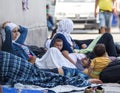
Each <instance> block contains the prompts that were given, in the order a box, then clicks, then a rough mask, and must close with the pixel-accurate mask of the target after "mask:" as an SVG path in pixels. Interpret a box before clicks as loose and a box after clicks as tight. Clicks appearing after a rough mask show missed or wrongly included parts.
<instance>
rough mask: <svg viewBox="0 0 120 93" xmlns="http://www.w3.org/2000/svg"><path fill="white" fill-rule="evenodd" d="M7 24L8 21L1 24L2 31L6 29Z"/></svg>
mask: <svg viewBox="0 0 120 93" xmlns="http://www.w3.org/2000/svg"><path fill="white" fill-rule="evenodd" d="M7 23H10V21H6V22H4V23H3V24H2V28H3V29H4V28H5V27H6V25H7Z"/></svg>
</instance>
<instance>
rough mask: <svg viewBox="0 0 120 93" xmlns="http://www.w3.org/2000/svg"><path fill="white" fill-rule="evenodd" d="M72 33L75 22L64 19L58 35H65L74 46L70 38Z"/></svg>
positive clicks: (59, 26) (60, 24)
mask: <svg viewBox="0 0 120 93" xmlns="http://www.w3.org/2000/svg"><path fill="white" fill-rule="evenodd" d="M72 31H73V22H72V20H71V19H62V20H61V21H60V22H59V24H58V29H57V33H61V34H63V35H64V36H65V38H66V39H67V41H68V43H69V44H70V45H73V44H72V41H71V36H70V33H71V32H72Z"/></svg>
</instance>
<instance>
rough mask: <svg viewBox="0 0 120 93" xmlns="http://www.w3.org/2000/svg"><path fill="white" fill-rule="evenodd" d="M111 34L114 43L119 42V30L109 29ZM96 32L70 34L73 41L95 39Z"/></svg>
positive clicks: (75, 31)
mask: <svg viewBox="0 0 120 93" xmlns="http://www.w3.org/2000/svg"><path fill="white" fill-rule="evenodd" d="M111 34H112V36H113V38H114V41H115V42H120V30H119V29H118V28H117V27H113V28H112V29H111ZM98 35H99V34H98V30H74V31H73V33H72V34H71V36H72V38H73V39H78V40H84V39H95V38H96V37H97V36H98Z"/></svg>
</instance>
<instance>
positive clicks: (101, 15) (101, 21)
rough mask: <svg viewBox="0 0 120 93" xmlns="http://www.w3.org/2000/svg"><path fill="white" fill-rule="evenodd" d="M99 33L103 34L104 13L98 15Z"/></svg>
mask: <svg viewBox="0 0 120 93" xmlns="http://www.w3.org/2000/svg"><path fill="white" fill-rule="evenodd" d="M99 21H100V23H99V31H100V33H101V34H103V33H105V28H106V27H105V15H104V12H100V13H99Z"/></svg>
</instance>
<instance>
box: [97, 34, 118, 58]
mask: <svg viewBox="0 0 120 93" xmlns="http://www.w3.org/2000/svg"><path fill="white" fill-rule="evenodd" d="M98 43H102V44H104V45H105V47H106V51H107V53H108V55H109V56H117V51H116V47H115V44H114V40H113V37H112V35H111V34H110V33H104V34H103V36H102V37H101V38H100V39H99V40H98V42H97V44H98Z"/></svg>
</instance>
